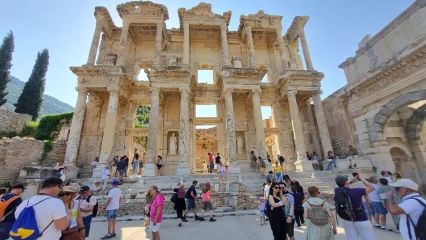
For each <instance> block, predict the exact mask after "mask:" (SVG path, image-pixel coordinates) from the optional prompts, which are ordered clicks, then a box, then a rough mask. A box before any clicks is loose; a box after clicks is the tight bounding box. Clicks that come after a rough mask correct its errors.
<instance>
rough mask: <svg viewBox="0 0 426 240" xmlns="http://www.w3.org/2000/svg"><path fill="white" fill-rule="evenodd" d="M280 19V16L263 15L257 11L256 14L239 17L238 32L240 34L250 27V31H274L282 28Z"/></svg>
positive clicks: (260, 11)
mask: <svg viewBox="0 0 426 240" xmlns="http://www.w3.org/2000/svg"><path fill="white" fill-rule="evenodd" d="M282 19H283V17H282V16H276V15H269V14H265V13H264V12H263V11H262V10H259V11H258V12H257V14H249V15H248V16H246V15H241V17H240V26H239V27H238V32H241V31H242V30H243V29H244V28H245V27H247V26H251V27H252V29H256V28H258V29H263V30H264V29H271V30H275V29H277V28H280V27H282V26H281V22H282Z"/></svg>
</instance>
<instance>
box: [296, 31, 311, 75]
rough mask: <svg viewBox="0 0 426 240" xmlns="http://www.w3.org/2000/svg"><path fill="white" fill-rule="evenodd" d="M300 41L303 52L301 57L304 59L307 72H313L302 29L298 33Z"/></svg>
mask: <svg viewBox="0 0 426 240" xmlns="http://www.w3.org/2000/svg"><path fill="white" fill-rule="evenodd" d="M299 37H300V41H301V42H302V50H303V56H304V58H305V63H306V68H307V69H308V70H314V67H313V66H312V60H311V54H310V53H309V48H308V43H307V42H306V38H305V30H303V29H302V31H300V33H299Z"/></svg>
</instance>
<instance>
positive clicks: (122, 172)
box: [118, 169, 126, 176]
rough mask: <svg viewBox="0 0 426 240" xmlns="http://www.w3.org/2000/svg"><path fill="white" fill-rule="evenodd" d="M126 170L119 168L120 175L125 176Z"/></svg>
mask: <svg viewBox="0 0 426 240" xmlns="http://www.w3.org/2000/svg"><path fill="white" fill-rule="evenodd" d="M125 171H126V169H119V170H118V172H119V173H120V176H123V175H124V172H125Z"/></svg>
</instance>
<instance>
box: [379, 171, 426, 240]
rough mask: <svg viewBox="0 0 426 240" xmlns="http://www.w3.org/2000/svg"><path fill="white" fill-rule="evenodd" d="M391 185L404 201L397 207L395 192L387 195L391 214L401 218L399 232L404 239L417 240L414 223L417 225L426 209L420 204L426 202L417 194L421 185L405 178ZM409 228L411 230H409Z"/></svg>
mask: <svg viewBox="0 0 426 240" xmlns="http://www.w3.org/2000/svg"><path fill="white" fill-rule="evenodd" d="M389 185H391V186H393V187H395V190H396V192H397V193H398V195H399V196H400V197H401V199H402V202H401V203H400V204H399V205H398V206H397V205H396V204H395V202H394V201H393V197H394V192H392V191H389V192H387V193H386V200H387V201H386V202H387V206H388V210H389V212H390V213H391V214H394V215H399V217H400V220H399V231H400V232H401V236H402V239H403V240H409V239H417V237H416V233H415V232H414V226H413V223H414V225H417V222H418V221H419V218H420V216H421V215H422V213H423V211H424V209H425V207H424V206H423V205H422V204H421V203H420V202H422V203H424V204H426V201H425V200H424V199H423V198H422V197H421V196H420V194H419V193H418V192H417V191H418V190H419V185H417V184H416V183H415V182H413V181H411V180H410V179H404V178H402V179H399V180H398V181H397V182H396V183H390V184H389ZM419 201H420V202H419ZM407 216H409V217H410V218H411V220H412V221H413V223H411V221H410V220H409V219H408V218H407ZM407 222H408V224H407ZM408 226H409V228H410V229H408Z"/></svg>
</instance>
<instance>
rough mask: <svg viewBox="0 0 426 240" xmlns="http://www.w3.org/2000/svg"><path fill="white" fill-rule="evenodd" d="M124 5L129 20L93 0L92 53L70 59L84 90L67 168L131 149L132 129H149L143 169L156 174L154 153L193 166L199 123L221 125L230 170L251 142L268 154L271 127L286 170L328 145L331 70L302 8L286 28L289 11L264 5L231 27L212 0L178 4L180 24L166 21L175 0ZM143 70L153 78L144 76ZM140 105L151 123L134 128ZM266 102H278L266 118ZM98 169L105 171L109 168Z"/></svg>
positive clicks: (179, 166)
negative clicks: (199, 112)
mask: <svg viewBox="0 0 426 240" xmlns="http://www.w3.org/2000/svg"><path fill="white" fill-rule="evenodd" d="M117 10H118V13H119V15H120V17H121V19H122V21H123V27H122V28H119V27H116V26H115V24H114V22H113V21H112V18H111V16H110V14H109V12H108V10H107V9H106V8H104V7H96V8H95V18H96V28H95V31H94V35H93V40H92V45H91V48H90V52H89V56H88V61H87V63H86V64H84V65H82V66H78V67H71V71H72V72H73V73H74V74H76V76H77V78H78V85H77V91H78V93H79V95H78V99H77V103H76V108H75V114H74V118H73V121H72V125H71V130H70V135H69V141H68V146H67V153H66V160H65V165H67V166H68V167H69V168H71V169H72V168H74V169H76V166H77V165H79V164H82V165H83V166H88V165H90V162H91V161H93V159H94V158H95V157H99V158H100V162H101V163H102V164H106V163H108V162H109V161H111V159H112V157H113V156H115V155H124V154H128V155H131V154H132V153H133V152H134V149H133V147H132V146H133V145H134V144H133V139H134V137H146V136H147V137H148V140H147V141H148V142H147V146H146V156H145V159H146V160H145V167H144V171H143V174H144V175H146V176H150V175H154V174H155V172H154V170H155V166H154V163H155V161H156V156H157V155H161V156H163V161H164V165H165V169H166V170H167V171H165V172H166V174H168V175H175V174H178V175H181V174H190V173H195V172H196V171H197V168H198V167H197V164H196V156H197V150H196V149H197V147H196V145H197V143H196V126H198V125H215V126H216V129H217V147H218V149H217V150H218V152H220V154H221V156H222V160H224V162H229V164H230V171H231V172H232V173H238V172H246V171H249V160H248V153H249V152H250V151H252V150H253V151H255V153H256V155H259V156H261V157H262V158H264V159H266V155H267V153H269V154H272V152H268V151H269V150H268V146H267V145H266V140H265V139H266V138H269V137H271V136H273V142H274V145H275V146H276V147H275V150H274V151H275V153H280V154H281V155H284V157H285V158H286V159H287V160H288V166H287V169H289V170H296V169H297V170H299V171H306V170H309V169H311V164H310V163H309V162H307V159H306V151H311V152H312V151H313V150H316V151H317V152H318V153H324V152H327V151H328V150H331V141H330V137H329V133H328V128H327V126H326V120H325V115H324V112H323V108H322V103H321V99H320V97H319V94H320V93H321V80H322V78H323V77H324V75H323V73H321V72H318V71H316V70H314V67H313V64H312V60H311V58H310V54H309V49H308V44H307V40H306V38H305V33H304V26H305V24H306V23H307V21H308V19H309V17H307V16H298V17H295V18H294V20H293V22H292V24H291V26H290V27H289V29H288V30H287V31H286V32H285V33H284V35H283V32H282V17H281V16H274V15H269V14H266V13H264V12H263V11H259V12H258V13H256V14H249V15H247V16H245V15H242V16H240V25H239V27H238V29H237V30H236V31H233V30H230V29H228V25H229V21H230V18H231V15H232V13H231V12H230V11H229V12H224V13H223V14H216V13H213V12H212V6H211V5H210V4H206V3H200V4H199V5H197V6H195V7H193V8H191V9H184V8H180V9H179V10H178V14H179V20H180V27H179V28H178V29H175V28H173V29H167V28H166V24H165V21H166V20H167V19H168V9H167V8H166V7H165V6H164V5H161V4H155V3H152V2H143V1H133V2H127V3H123V4H120V5H118V6H117ZM299 44H301V46H302V50H303V54H304V59H305V64H306V66H307V69H304V67H303V63H302V58H301V56H300V54H301V53H300V49H299ZM98 45H99V48H98ZM142 70H143V71H144V72H147V75H148V78H149V80H148V81H140V80H138V75H139V74H140V72H141V71H142ZM199 70H210V71H212V75H213V83H211V84H205V83H200V81H201V80H202V79H199V78H201V75H199V74H198V71H199ZM265 75H266V76H265ZM264 77H266V78H267V82H265V83H263V82H262V83H261V80H262V78H264ZM312 99H313V100H314V104H313V105H312V106H311V104H310V102H311V100H312ZM203 104H214V105H215V106H216V117H208V118H206V117H197V116H196V111H195V109H196V105H203ZM140 105H143V106H147V105H149V106H150V123H149V128H148V129H135V128H134V120H135V112H136V108H137V106H140ZM261 106H271V107H272V110H273V114H272V117H271V123H270V124H269V126H268V127H267V128H265V127H264V124H263V121H262V114H261ZM317 123H318V124H317ZM174 138H176V140H177V146H176V141H175V140H174ZM175 148H177V152H175V150H174V149H175ZM319 155H321V154H319ZM271 156H272V155H271ZM77 170H78V169H76V171H74V173H73V174H74V175H76V174H77ZM95 170H96V171H95V173H94V176H95V177H96V176H98V175H99V176H100V173H101V172H98V171H101V170H102V168H101V167H99V168H96V169H95ZM73 174H71V175H73ZM71 177H72V176H71Z"/></svg>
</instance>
